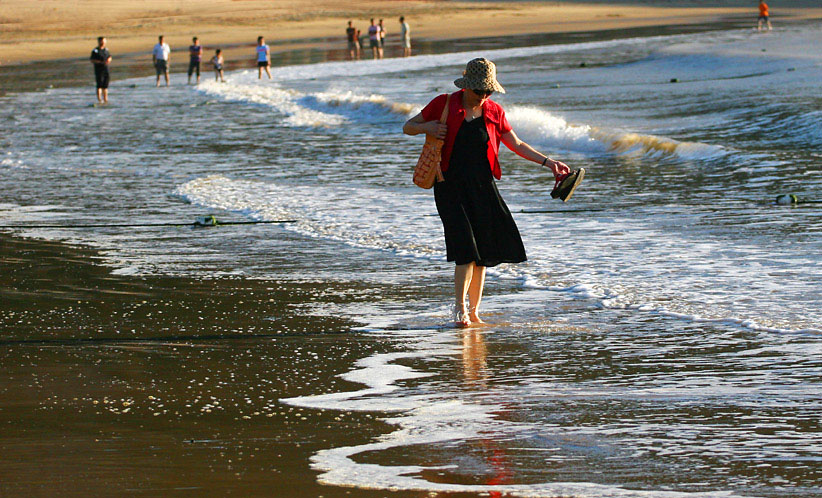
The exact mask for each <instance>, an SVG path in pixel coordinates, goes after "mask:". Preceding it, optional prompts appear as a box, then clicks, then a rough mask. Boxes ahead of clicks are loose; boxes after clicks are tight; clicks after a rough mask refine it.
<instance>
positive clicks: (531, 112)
mask: <svg viewBox="0 0 822 498" xmlns="http://www.w3.org/2000/svg"><path fill="white" fill-rule="evenodd" d="M201 90H202V91H204V92H206V93H208V94H209V95H214V96H220V97H222V98H225V99H228V100H233V101H243V102H249V103H254V104H264V105H267V106H269V107H271V108H272V110H274V111H275V112H277V113H279V114H282V115H284V116H285V121H284V123H283V124H285V125H290V126H307V127H335V126H343V125H346V124H362V123H373V122H374V119H375V118H377V119H385V118H386V117H389V116H390V115H392V114H393V115H401V116H404V117H410V116H411V115H413V114H415V113H416V112H418V111H419V110H420V108H421V106H420V105H417V104H413V103H408V102H395V101H392V100H390V99H389V98H388V97H386V96H384V95H378V94H367V95H360V94H357V93H355V92H353V91H350V90H349V91H337V92H335V91H325V92H318V93H313V94H311V93H303V92H300V91H297V90H284V89H282V88H279V87H276V86H273V85H272V84H271V83H270V82H268V81H264V82H262V83H253V82H252V83H248V84H236V83H233V82H231V83H229V84H218V83H213V82H210V83H207V84H204V85H201ZM507 117H508V120H509V121H510V123H511V125H512V126H513V127H514V129H515V130H516V131H517V134H518V135H520V136H521V137H522V138H523V139H525V140H526V141H527V142H529V143H532V144H533V145H538V146H542V147H548V148H550V149H551V150H561V151H571V152H580V153H591V154H604V153H609V154H620V155H634V154H641V155H648V156H660V157H662V156H679V157H682V158H684V159H697V158H699V159H709V158H716V157H719V156H721V155H724V154H726V153H727V151H726V150H725V149H724V148H723V147H719V146H714V145H708V144H701V143H688V142H679V141H676V140H672V139H670V138H665V137H659V136H653V135H643V134H638V133H632V132H628V131H620V130H605V129H601V128H597V127H594V126H590V125H586V124H572V123H568V122H567V121H566V120H565V119H564V118H562V117H560V116H556V115H554V114H552V113H551V112H548V111H545V110H541V109H537V108H534V107H523V106H512V107H511V108H510V109H508V111H507Z"/></svg>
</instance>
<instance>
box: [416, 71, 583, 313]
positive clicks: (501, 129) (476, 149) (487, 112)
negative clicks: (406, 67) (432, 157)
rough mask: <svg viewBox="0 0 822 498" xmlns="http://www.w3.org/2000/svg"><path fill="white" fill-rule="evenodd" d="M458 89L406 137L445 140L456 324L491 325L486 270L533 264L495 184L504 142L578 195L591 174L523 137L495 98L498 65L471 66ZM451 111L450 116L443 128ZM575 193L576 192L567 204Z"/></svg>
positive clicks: (443, 189)
mask: <svg viewBox="0 0 822 498" xmlns="http://www.w3.org/2000/svg"><path fill="white" fill-rule="evenodd" d="M454 84H455V85H456V86H457V88H459V89H460V90H458V91H456V92H454V93H452V94H450V95H449V94H443V95H439V96H437V97H436V98H434V99H433V100H432V101H431V102H429V103H428V105H426V106H425V108H423V110H422V111H420V113H419V114H417V115H416V116H414V117H413V118H411V119H409V120H408V121H407V122H406V123H405V125H404V126H403V132H404V133H405V134H406V135H418V134H420V133H425V134H428V135H430V136H432V137H435V138H438V139H440V140H444V144H443V147H442V160H441V162H440V170H441V172H442V176H441V177H440V179H439V180H440V181H438V182H437V183H435V184H434V200H435V202H436V204H437V212H438V213H439V215H440V219H441V220H442V225H443V229H444V233H445V247H446V252H447V259H448V261H454V262H455V263H456V268H455V270H454V290H455V297H456V301H455V303H454V315H453V316H454V324H455V325H456V326H457V327H467V326H469V325H471V324H472V323H483V321H482V319H481V318H480V316H479V308H480V302H481V301H482V292H483V288H484V286H485V269H486V268H487V267H489V266H496V265H498V264H500V263H520V262H522V261H525V260H526V256H525V248H524V246H523V244H522V238H521V237H520V234H519V230H518V229H517V225H516V223H514V218H513V217H512V216H511V212H510V211H509V210H508V207H507V206H506V205H505V202H504V201H503V200H502V197H500V194H499V191H498V190H497V186H496V183H495V182H494V179H495V178H496V179H497V180H498V179H499V178H500V176H501V172H500V164H499V159H498V151H499V143H500V141H502V142H503V143H504V144H505V145H506V146H507V147H508V148H509V149H511V150H512V151H514V152H515V153H516V154H518V155H519V156H522V157H524V158H525V159H528V160H529V161H533V162H535V163H537V164H541V165H542V166H546V167H548V168H549V169H550V170H551V172H552V173H553V174H554V176H555V177H556V179H557V182H558V183H559V182H565V180H566V179H572V180H573V181H572V182H570V183H572V184H573V188H576V185H578V184H579V181H580V180H581V179H582V176H583V175H584V170H582V169H581V170H579V172H576V171H574V172H571V170H570V168H569V167H568V166H567V165H565V164H564V163H562V162H560V161H556V160H554V159H550V158H548V157H547V156H545V155H543V154H541V153H540V152H537V151H536V150H535V149H534V148H533V147H531V146H530V145H528V144H527V143H525V142H523V141H522V140H520V139H519V137H517V134H516V133H514V130H513V129H512V128H511V125H510V124H508V119H507V118H506V117H505V111H504V110H503V109H502V107H501V106H500V105H499V104H497V103H496V102H494V101H493V100H491V99H490V97H491V95H492V94H493V93H494V92H500V93H505V89H504V88H503V87H502V85H500V84H499V82H498V81H497V77H496V66H495V65H494V63H493V62H491V61H489V60H488V59H484V58H478V59H473V60H471V61H470V62H468V64H467V66H466V68H465V71H464V72H463V76H462V77H460V78H457V79H456V80H455V81H454ZM446 105H447V106H448V115H447V118H446V122H445V123H444V124H441V123H440V117H441V116H442V113H443V110H444V109H445V107H446ZM571 193H573V189H571V191H570V192H567V196H566V198H567V197H570V195H571ZM466 293H467V294H468V306H466V302H465V296H466Z"/></svg>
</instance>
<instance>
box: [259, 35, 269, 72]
mask: <svg viewBox="0 0 822 498" xmlns="http://www.w3.org/2000/svg"><path fill="white" fill-rule="evenodd" d="M263 69H265V74H267V75H268V79H271V51H270V50H269V49H268V45H266V44H265V38H264V37H262V36H258V37H257V79H258V80H261V79H263Z"/></svg>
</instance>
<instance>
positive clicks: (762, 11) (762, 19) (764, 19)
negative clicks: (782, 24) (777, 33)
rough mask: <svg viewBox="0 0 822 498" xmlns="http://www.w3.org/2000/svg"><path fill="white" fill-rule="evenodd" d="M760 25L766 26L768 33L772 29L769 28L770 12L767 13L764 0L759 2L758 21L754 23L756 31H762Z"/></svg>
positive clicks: (766, 5)
mask: <svg viewBox="0 0 822 498" xmlns="http://www.w3.org/2000/svg"><path fill="white" fill-rule="evenodd" d="M762 23H765V24H766V25H767V26H768V31H770V30H772V29H773V27H772V26H771V16H770V12H768V4H766V3H765V0H759V20H758V21H757V23H756V29H757V30H758V31H762Z"/></svg>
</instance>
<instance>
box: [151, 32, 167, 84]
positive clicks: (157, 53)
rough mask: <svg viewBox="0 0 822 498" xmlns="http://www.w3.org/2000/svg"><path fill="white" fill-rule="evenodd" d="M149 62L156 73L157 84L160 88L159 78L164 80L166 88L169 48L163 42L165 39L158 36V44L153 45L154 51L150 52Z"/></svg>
mask: <svg viewBox="0 0 822 498" xmlns="http://www.w3.org/2000/svg"><path fill="white" fill-rule="evenodd" d="M151 61H152V62H153V63H154V70H155V71H156V72H157V84H156V85H155V86H160V76H164V77H165V79H166V86H168V85H169V82H168V69H169V64H170V62H171V47H169V46H168V43H166V42H165V37H164V36H163V35H160V37H159V42H158V43H157V45H154V50H153V51H152V52H151Z"/></svg>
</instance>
